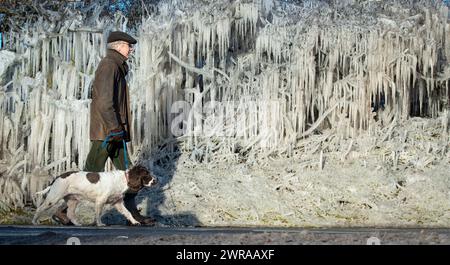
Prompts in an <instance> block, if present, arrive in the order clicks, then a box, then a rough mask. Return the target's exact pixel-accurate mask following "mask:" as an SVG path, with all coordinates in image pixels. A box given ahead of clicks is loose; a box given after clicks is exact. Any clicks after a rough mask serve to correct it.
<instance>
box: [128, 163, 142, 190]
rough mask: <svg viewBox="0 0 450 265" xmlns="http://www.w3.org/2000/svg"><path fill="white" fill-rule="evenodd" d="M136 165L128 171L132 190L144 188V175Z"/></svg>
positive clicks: (129, 185)
mask: <svg viewBox="0 0 450 265" xmlns="http://www.w3.org/2000/svg"><path fill="white" fill-rule="evenodd" d="M137 171H138V170H137V169H136V168H135V167H134V168H132V169H130V171H129V172H128V187H129V188H130V190H132V191H136V192H137V191H139V190H140V189H141V188H142V180H141V179H142V177H141V175H140V174H139V173H138V172H137Z"/></svg>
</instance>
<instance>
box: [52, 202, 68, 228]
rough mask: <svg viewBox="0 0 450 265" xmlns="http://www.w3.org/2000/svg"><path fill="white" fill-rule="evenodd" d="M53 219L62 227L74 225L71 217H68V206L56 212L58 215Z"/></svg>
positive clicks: (62, 206) (64, 205)
mask: <svg viewBox="0 0 450 265" xmlns="http://www.w3.org/2000/svg"><path fill="white" fill-rule="evenodd" d="M52 219H53V220H54V221H56V222H57V223H60V224H62V225H73V223H72V222H71V221H70V219H69V217H67V205H66V204H63V205H61V206H60V207H58V209H57V210H56V213H55V214H54V215H53V216H52Z"/></svg>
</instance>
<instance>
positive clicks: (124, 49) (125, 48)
mask: <svg viewBox="0 0 450 265" xmlns="http://www.w3.org/2000/svg"><path fill="white" fill-rule="evenodd" d="M133 50H134V48H133V45H131V44H129V43H128V42H126V41H122V42H121V43H120V46H119V48H118V49H117V51H118V52H120V54H122V55H123V56H125V57H126V58H127V59H128V56H130V53H131V52H132V51H133Z"/></svg>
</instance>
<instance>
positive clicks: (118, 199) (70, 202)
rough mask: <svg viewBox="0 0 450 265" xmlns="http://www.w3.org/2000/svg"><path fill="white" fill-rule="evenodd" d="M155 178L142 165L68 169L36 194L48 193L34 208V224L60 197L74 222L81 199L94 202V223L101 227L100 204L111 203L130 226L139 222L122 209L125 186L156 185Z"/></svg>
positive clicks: (75, 222) (77, 223)
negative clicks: (82, 169) (74, 170)
mask: <svg viewBox="0 0 450 265" xmlns="http://www.w3.org/2000/svg"><path fill="white" fill-rule="evenodd" d="M156 182H157V180H156V178H155V177H153V176H151V175H150V173H149V171H148V170H147V169H145V168H144V167H142V166H135V167H133V168H131V169H129V170H126V171H119V170H118V171H111V172H98V173H94V172H85V171H79V172H67V173H64V174H62V175H61V176H58V177H57V178H56V179H55V180H53V182H52V183H51V184H50V186H48V187H47V188H46V189H44V190H42V191H40V192H37V193H36V194H39V195H44V194H47V197H46V198H45V200H44V202H43V203H42V204H41V205H40V206H39V207H38V208H37V209H36V214H35V215H34V217H33V224H38V221H39V218H40V217H41V215H42V213H43V212H44V211H47V210H49V209H50V208H52V207H53V206H55V205H57V203H58V202H59V200H61V199H64V200H65V201H66V202H67V206H68V209H67V217H68V218H69V219H70V221H71V222H72V223H73V224H74V225H78V226H80V225H81V224H80V223H79V222H77V220H76V218H75V209H76V207H77V205H78V203H79V201H80V200H81V199H87V200H90V201H92V202H94V203H95V220H96V223H97V226H104V225H105V224H103V223H102V222H101V220H100V217H101V216H102V210H103V206H104V205H105V204H113V205H114V206H115V207H116V209H117V210H118V211H119V212H120V213H121V214H123V215H124V216H125V217H126V218H127V219H128V220H129V221H130V222H131V223H132V224H133V225H139V224H140V223H139V222H138V221H136V220H135V219H134V218H133V216H132V215H131V213H130V212H129V211H128V210H127V208H125V205H124V203H123V194H124V192H125V191H127V190H128V189H130V190H132V191H134V192H138V191H139V190H140V189H142V188H143V187H150V186H152V185H154V184H156Z"/></svg>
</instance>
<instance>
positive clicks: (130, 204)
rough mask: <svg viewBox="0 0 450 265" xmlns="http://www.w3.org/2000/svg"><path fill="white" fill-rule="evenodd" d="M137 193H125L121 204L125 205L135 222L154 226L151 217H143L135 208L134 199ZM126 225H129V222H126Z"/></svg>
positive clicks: (153, 220)
mask: <svg viewBox="0 0 450 265" xmlns="http://www.w3.org/2000/svg"><path fill="white" fill-rule="evenodd" d="M136 195H137V193H125V196H124V197H123V202H124V204H125V207H126V208H127V210H128V211H130V213H131V215H132V216H133V218H134V219H136V221H138V222H139V223H141V224H143V225H155V222H156V220H155V219H153V218H151V217H145V216H142V215H141V213H140V212H139V210H138V209H137V206H136V201H135V198H136ZM127 224H130V222H129V221H127Z"/></svg>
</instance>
